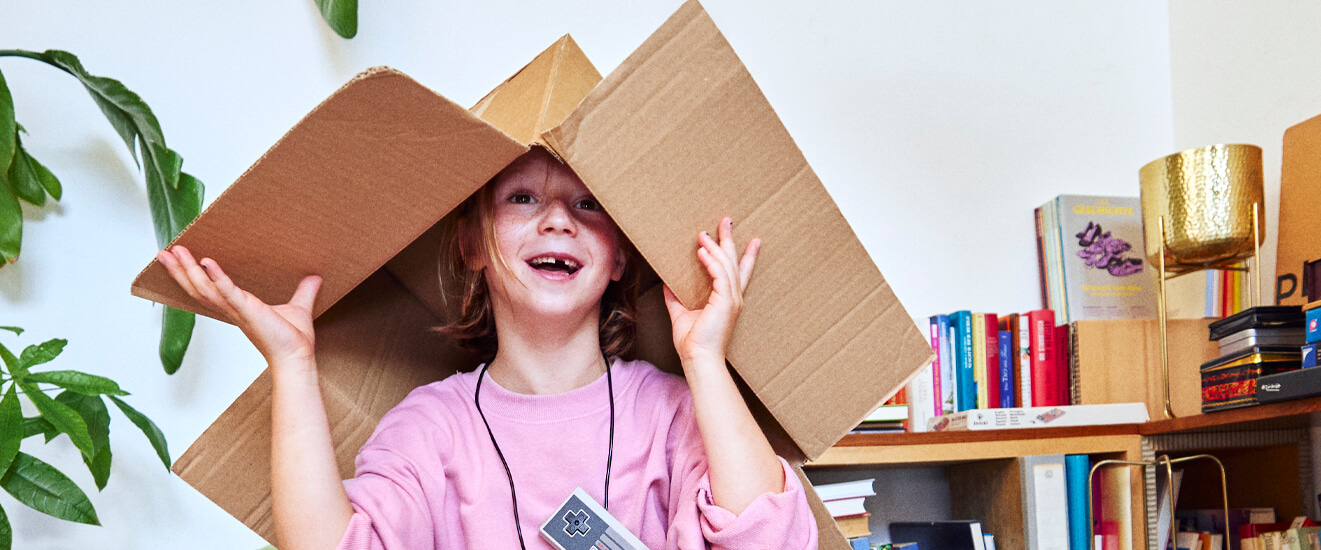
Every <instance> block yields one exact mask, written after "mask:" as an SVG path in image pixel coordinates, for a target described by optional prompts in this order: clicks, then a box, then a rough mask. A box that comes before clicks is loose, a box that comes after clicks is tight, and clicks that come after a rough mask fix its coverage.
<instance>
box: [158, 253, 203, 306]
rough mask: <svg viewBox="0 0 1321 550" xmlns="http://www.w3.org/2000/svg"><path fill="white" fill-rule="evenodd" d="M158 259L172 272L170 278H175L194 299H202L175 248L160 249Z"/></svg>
mask: <svg viewBox="0 0 1321 550" xmlns="http://www.w3.org/2000/svg"><path fill="white" fill-rule="evenodd" d="M156 260H158V261H160V263H161V265H162V266H164V267H165V272H166V273H169V274H170V278H171V279H174V282H175V284H178V285H179V288H181V289H183V291H184V292H185V293H186V294H188V295H189V296H191V297H192V298H193V299H194V300H199V301H200V300H201V296H200V295H198V294H197V289H195V288H193V282H192V281H189V280H188V275H187V274H185V273H184V270H183V266H182V265H180V263H179V258H178V257H176V256H175V255H174V251H173V250H162V251H160V252H159V253H157V254H156Z"/></svg>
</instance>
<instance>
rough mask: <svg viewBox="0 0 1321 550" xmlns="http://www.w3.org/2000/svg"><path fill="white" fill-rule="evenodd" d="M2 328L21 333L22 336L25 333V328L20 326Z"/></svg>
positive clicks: (0, 328)
mask: <svg viewBox="0 0 1321 550" xmlns="http://www.w3.org/2000/svg"><path fill="white" fill-rule="evenodd" d="M0 330H7V331H9V332H12V333H14V334H17V335H20V336H22V335H23V329H21V328H19V327H0Z"/></svg>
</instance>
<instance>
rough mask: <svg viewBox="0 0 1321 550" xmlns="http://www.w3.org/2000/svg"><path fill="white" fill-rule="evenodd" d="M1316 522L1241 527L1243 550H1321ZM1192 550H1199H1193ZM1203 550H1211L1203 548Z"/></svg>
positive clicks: (1301, 521)
mask: <svg viewBox="0 0 1321 550" xmlns="http://www.w3.org/2000/svg"><path fill="white" fill-rule="evenodd" d="M1318 531H1321V527H1317V524H1316V522H1313V521H1312V520H1310V519H1308V518H1306V517H1302V516H1299V517H1297V518H1294V520H1293V522H1292V523H1253V524H1249V525H1244V526H1242V527H1239V539H1240V540H1241V541H1242V545H1241V546H1237V547H1236V548H1241V549H1242V550H1286V549H1287V550H1321V540H1318ZM1191 550H1198V549H1196V548H1193V549H1191ZM1201 550H1211V549H1208V548H1202V549H1201Z"/></svg>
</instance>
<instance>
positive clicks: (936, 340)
mask: <svg viewBox="0 0 1321 550" xmlns="http://www.w3.org/2000/svg"><path fill="white" fill-rule="evenodd" d="M930 328H931V330H930V331H929V332H930V335H931V351H932V353H935V354H936V358H935V359H934V360H932V361H931V374H932V376H931V395H932V396H933V397H934V399H933V401H934V402H935V405H934V406H935V409H934V410H933V411H932V414H933V415H935V416H940V415H941V412H942V408H941V398H942V397H943V396H944V395H945V394H944V392H943V391H941V390H942V386H943V383H944V380H942V379H941V376H940V375H941V373H942V372H943V371H942V368H941V367H942V366H943V365H942V359H944V358H943V357H941V356H940V316H939V315H932V316H931V327H930Z"/></svg>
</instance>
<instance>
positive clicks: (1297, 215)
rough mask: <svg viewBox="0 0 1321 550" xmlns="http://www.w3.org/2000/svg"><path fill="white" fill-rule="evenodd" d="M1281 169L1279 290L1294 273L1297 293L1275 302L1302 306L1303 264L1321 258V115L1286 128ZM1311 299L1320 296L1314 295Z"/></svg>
mask: <svg viewBox="0 0 1321 550" xmlns="http://www.w3.org/2000/svg"><path fill="white" fill-rule="evenodd" d="M1283 159H1284V160H1283V165H1282V167H1281V168H1280V220H1279V222H1280V223H1279V235H1278V246H1277V247H1276V248H1277V252H1276V255H1275V280H1276V286H1275V288H1276V289H1277V290H1276V292H1278V291H1279V290H1283V289H1281V288H1280V284H1281V283H1282V280H1281V277H1286V276H1289V275H1292V276H1293V281H1294V292H1293V294H1292V295H1291V296H1289V297H1288V298H1285V299H1283V300H1280V301H1279V302H1278V303H1277V304H1276V305H1282V306H1294V305H1303V303H1304V302H1306V301H1307V298H1304V297H1303V263H1304V262H1310V261H1313V260H1317V259H1321V225H1318V224H1317V223H1316V222H1315V220H1316V216H1317V212H1321V116H1316V117H1312V118H1309V119H1307V120H1306V121H1303V122H1300V123H1298V124H1296V125H1294V126H1292V127H1290V128H1289V129H1287V130H1285V131H1284V157H1283ZM1311 299H1312V300H1316V299H1317V297H1316V296H1313V297H1312V298H1311Z"/></svg>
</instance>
